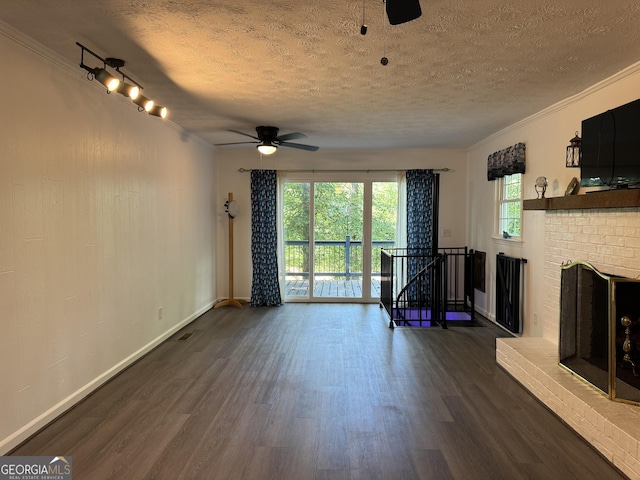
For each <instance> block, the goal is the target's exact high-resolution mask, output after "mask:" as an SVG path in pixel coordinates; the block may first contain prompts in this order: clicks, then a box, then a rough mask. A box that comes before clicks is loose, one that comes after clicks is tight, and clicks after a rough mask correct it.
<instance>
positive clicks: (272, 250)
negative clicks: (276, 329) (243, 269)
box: [250, 170, 282, 307]
mask: <svg viewBox="0 0 640 480" xmlns="http://www.w3.org/2000/svg"><path fill="white" fill-rule="evenodd" d="M276 198H277V172H276V171H275V170H252V171H251V260H252V262H253V282H252V284H251V302H250V305H251V306H252V307H263V306H278V305H281V304H282V296H281V295H280V283H279V282H278V256H277V252H278V236H277V230H276V229H277V221H276V211H277V205H276Z"/></svg>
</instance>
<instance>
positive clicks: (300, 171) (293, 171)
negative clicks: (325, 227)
mask: <svg viewBox="0 0 640 480" xmlns="http://www.w3.org/2000/svg"><path fill="white" fill-rule="evenodd" d="M252 170H262V169H260V168H258V169H253V168H248V169H247V168H242V167H241V168H239V169H238V171H239V172H240V173H245V172H250V171H252ZM425 170H433V171H434V172H450V171H451V169H450V168H448V167H444V168H427V169H425ZM278 171H279V172H286V173H316V172H317V173H377V172H382V173H385V172H386V173H395V172H399V171H403V169H399V170H376V169H375V168H372V169H369V170H315V169H314V170H278Z"/></svg>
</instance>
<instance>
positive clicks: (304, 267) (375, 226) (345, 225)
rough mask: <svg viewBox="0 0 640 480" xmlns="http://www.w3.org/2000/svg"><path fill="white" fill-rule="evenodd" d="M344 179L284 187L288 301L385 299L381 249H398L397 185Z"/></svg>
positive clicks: (290, 181)
mask: <svg viewBox="0 0 640 480" xmlns="http://www.w3.org/2000/svg"><path fill="white" fill-rule="evenodd" d="M344 177H345V175H341V176H340V177H338V176H334V178H326V179H324V178H323V179H314V180H304V179H291V178H288V179H287V181H286V182H285V184H284V205H283V213H284V215H283V217H284V240H285V271H286V286H285V300H286V301H318V302H320V301H332V302H334V301H345V302H353V301H356V302H374V301H377V298H379V296H380V248H381V247H383V246H393V245H394V244H395V228H396V212H397V183H396V182H395V179H394V180H389V181H372V180H367V181H362V179H358V178H344Z"/></svg>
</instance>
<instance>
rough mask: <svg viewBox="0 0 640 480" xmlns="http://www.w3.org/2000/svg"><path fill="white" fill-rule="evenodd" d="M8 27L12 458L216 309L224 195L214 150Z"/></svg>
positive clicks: (2, 141)
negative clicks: (219, 206) (217, 212)
mask: <svg viewBox="0 0 640 480" xmlns="http://www.w3.org/2000/svg"><path fill="white" fill-rule="evenodd" d="M2 28H3V31H2V32H0V58H2V62H3V64H4V65H6V66H7V68H5V69H4V70H3V73H2V74H1V75H0V77H1V78H2V88H1V89H0V106H1V111H2V127H1V128H0V145H1V150H0V327H1V329H2V335H0V385H2V395H0V411H1V412H2V414H1V415H0V452H7V451H8V450H10V449H11V448H12V447H14V446H15V445H17V444H18V443H19V442H20V441H22V440H24V439H25V438H26V437H27V436H29V435H30V434H32V433H34V431H36V430H37V429H38V428H40V427H42V426H43V425H44V424H46V423H47V422H48V421H50V420H51V419H52V418H54V417H55V416H57V415H59V414H60V413H61V412H62V411H64V410H65V409H66V408H69V407H70V406H71V405H72V404H73V403H75V402H77V401H78V400H80V399H81V398H83V397H84V396H86V395H87V394H88V393H90V391H91V390H93V389H94V388H96V387H97V386H98V385H99V384H101V383H102V382H104V381H105V380H107V379H108V378H109V377H110V376H112V375H113V374H115V373H117V371H119V370H120V369H122V368H124V367H125V366H126V365H127V364H129V363H130V362H131V361H133V360H134V359H135V358H137V357H139V356H140V355H141V354H143V353H144V352H146V351H147V350H148V349H150V348H152V347H153V346H154V345H156V344H157V343H159V342H160V341H161V340H163V339H164V338H165V337H166V336H167V335H169V334H171V333H173V332H174V331H176V330H177V329H178V328H179V327H180V326H181V325H182V324H183V322H188V321H190V320H192V319H193V318H195V316H197V315H198V314H199V313H201V312H203V311H205V310H206V309H208V308H210V306H211V305H212V303H213V300H214V293H215V288H216V284H215V262H214V257H213V248H214V247H213V242H214V239H215V229H216V225H215V222H214V221H213V220H212V217H213V212H214V206H213V201H214V198H216V197H217V194H216V191H215V185H214V161H213V154H214V152H213V148H212V147H210V146H208V145H206V144H204V143H203V142H201V141H198V140H194V139H193V138H191V139H183V138H181V132H180V131H179V130H178V129H177V128H176V127H174V126H171V125H170V124H168V123H166V122H163V121H162V120H160V119H159V118H156V117H150V116H148V115H146V114H141V113H138V111H137V109H136V108H135V106H134V105H132V104H131V102H127V101H126V100H125V99H124V98H123V97H121V96H119V95H117V94H112V95H107V94H106V93H105V90H104V88H98V87H97V82H93V83H92V82H89V81H88V80H87V79H86V75H85V73H86V72H84V71H83V70H81V69H80V68H79V67H77V65H75V64H73V63H71V62H69V63H66V62H67V60H65V59H60V58H55V57H54V56H53V55H52V54H51V53H49V52H48V51H47V50H46V49H45V48H44V47H42V46H38V45H36V44H34V43H33V42H31V41H30V40H29V39H25V38H19V34H17V33H16V32H13V31H10V30H9V29H6V30H4V26H2ZM27 46H28V47H27ZM159 309H162V313H161V315H160V310H159ZM160 317H161V318H160Z"/></svg>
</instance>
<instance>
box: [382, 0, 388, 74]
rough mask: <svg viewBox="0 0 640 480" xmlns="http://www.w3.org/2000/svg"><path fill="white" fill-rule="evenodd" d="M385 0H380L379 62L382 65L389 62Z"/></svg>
mask: <svg viewBox="0 0 640 480" xmlns="http://www.w3.org/2000/svg"><path fill="white" fill-rule="evenodd" d="M386 3H387V2H386V0H382V38H383V45H384V46H383V52H382V58H381V59H380V63H381V64H382V65H385V66H386V65H387V64H388V63H389V59H388V58H387V22H386Z"/></svg>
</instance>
